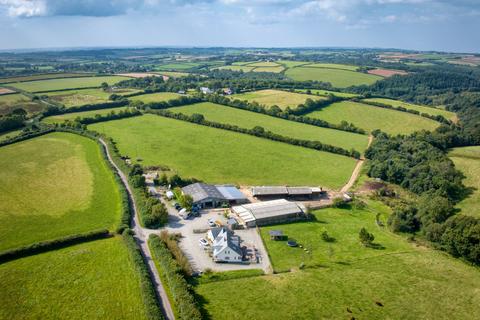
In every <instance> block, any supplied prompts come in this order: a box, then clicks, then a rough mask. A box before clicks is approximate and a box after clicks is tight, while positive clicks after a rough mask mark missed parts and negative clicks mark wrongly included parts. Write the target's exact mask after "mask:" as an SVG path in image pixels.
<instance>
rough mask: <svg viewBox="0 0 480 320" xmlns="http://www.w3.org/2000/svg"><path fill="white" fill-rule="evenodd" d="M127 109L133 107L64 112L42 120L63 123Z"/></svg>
mask: <svg viewBox="0 0 480 320" xmlns="http://www.w3.org/2000/svg"><path fill="white" fill-rule="evenodd" d="M127 109H132V108H129V107H119V108H108V109H100V110H91V111H82V112H72V113H64V114H59V115H55V116H50V117H46V118H43V119H42V121H43V122H45V123H62V122H64V121H67V120H70V121H74V120H75V119H76V118H87V117H95V116H96V115H97V114H98V115H101V116H103V115H106V114H109V113H111V112H115V113H119V112H120V111H124V110H127Z"/></svg>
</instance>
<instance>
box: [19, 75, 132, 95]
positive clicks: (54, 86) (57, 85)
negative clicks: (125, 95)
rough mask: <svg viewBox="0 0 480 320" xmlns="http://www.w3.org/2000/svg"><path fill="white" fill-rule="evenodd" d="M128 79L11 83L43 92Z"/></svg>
mask: <svg viewBox="0 0 480 320" xmlns="http://www.w3.org/2000/svg"><path fill="white" fill-rule="evenodd" d="M128 79H131V78H128V77H120V76H104V77H82V78H65V79H50V80H38V81H28V82H20V83H14V84H11V86H12V87H15V88H18V89H20V90H25V91H29V92H43V91H56V90H64V89H77V88H89V87H100V85H101V84H102V83H103V82H106V83H108V84H109V85H113V84H115V83H117V82H120V81H122V80H128Z"/></svg>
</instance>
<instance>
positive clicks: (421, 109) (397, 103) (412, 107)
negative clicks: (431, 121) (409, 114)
mask: <svg viewBox="0 0 480 320" xmlns="http://www.w3.org/2000/svg"><path fill="white" fill-rule="evenodd" d="M363 101H366V102H379V103H383V104H388V105H390V106H392V107H403V108H405V109H409V110H416V111H418V112H420V113H427V114H429V115H432V116H436V115H439V116H443V117H444V118H445V119H450V120H455V119H456V118H457V116H456V115H455V113H454V112H450V111H447V110H443V109H439V108H433V107H426V106H420V105H417V104H411V103H406V102H403V101H399V100H392V99H382V98H371V99H364V100H363Z"/></svg>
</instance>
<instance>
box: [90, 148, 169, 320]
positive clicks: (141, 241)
mask: <svg viewBox="0 0 480 320" xmlns="http://www.w3.org/2000/svg"><path fill="white" fill-rule="evenodd" d="M99 141H100V143H101V144H102V145H103V147H104V149H105V153H106V155H107V158H108V161H109V162H110V163H111V164H112V166H113V167H114V168H115V170H116V171H117V173H118V175H119V176H120V179H122V183H123V184H124V185H125V188H126V190H127V193H128V197H129V200H130V202H131V203H132V208H133V213H134V214H133V217H132V222H131V228H132V230H133V231H134V232H135V236H134V237H135V240H136V241H137V244H138V245H139V246H140V250H141V252H142V255H143V259H144V260H145V262H146V263H147V267H148V270H149V273H150V277H151V281H152V283H153V285H154V287H155V291H156V293H157V297H158V298H159V300H160V304H161V307H162V311H163V315H164V316H165V319H167V320H174V319H175V316H174V314H173V310H172V306H171V304H170V301H169V300H168V296H167V293H166V291H165V288H164V287H163V285H162V282H161V280H160V276H159V274H158V270H157V268H156V267H155V263H154V262H153V259H152V254H151V252H150V248H149V247H148V243H147V241H148V237H149V235H150V234H152V233H158V230H152V229H147V228H142V227H141V225H140V221H139V217H138V210H137V205H136V204H135V199H134V198H133V195H132V191H131V189H130V185H129V184H128V179H127V177H126V176H125V174H124V173H123V172H122V170H120V168H119V167H117V165H116V164H115V162H113V159H112V157H111V156H110V152H109V151H108V148H107V145H106V143H105V142H104V141H103V140H102V139H99Z"/></svg>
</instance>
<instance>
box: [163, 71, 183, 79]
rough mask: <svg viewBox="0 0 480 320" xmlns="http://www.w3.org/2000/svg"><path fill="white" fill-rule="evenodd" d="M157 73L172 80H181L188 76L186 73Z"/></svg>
mask: <svg viewBox="0 0 480 320" xmlns="http://www.w3.org/2000/svg"><path fill="white" fill-rule="evenodd" d="M157 73H158V74H161V75H162V76H167V77H172V78H181V77H186V76H188V75H189V73H187V72H175V71H162V72H157Z"/></svg>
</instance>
